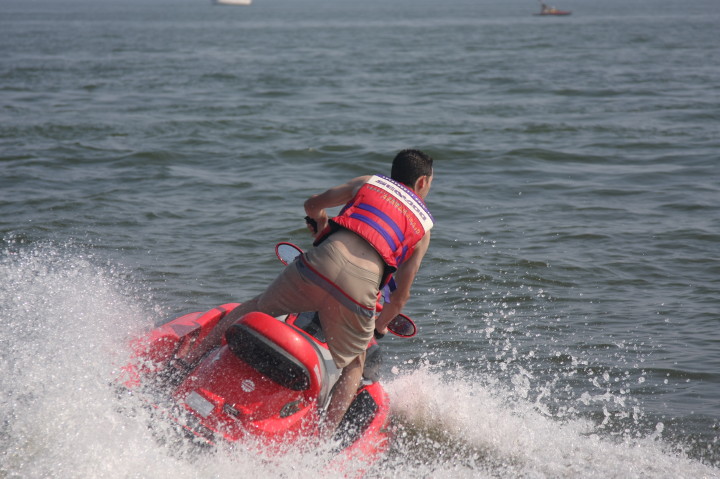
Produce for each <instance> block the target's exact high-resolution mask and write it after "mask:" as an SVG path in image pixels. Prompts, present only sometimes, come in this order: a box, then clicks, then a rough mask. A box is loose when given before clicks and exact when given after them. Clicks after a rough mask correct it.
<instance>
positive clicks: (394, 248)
mask: <svg viewBox="0 0 720 479" xmlns="http://www.w3.org/2000/svg"><path fill="white" fill-rule="evenodd" d="M350 218H354V219H356V220H358V221H362V222H363V223H365V224H367V225H369V226H371V227H372V228H373V229H374V230H375V231H377V232H378V233H379V234H380V236H382V237H383V238H384V239H385V241H387V243H388V245H389V246H390V248H391V250H392V251H397V245H396V244H395V240H393V239H392V237H391V236H390V235H389V234H388V232H387V231H385V230H384V229H383V227H382V226H380V225H379V224H378V223H377V222H376V221H374V220H372V219H370V218H368V217H367V216H365V215H361V214H359V213H352V214H351V215H350Z"/></svg>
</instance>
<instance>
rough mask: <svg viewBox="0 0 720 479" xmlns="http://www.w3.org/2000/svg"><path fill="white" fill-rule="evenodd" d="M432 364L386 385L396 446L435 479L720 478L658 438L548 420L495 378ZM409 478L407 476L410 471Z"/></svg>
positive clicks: (407, 464) (584, 422) (579, 421)
mask: <svg viewBox="0 0 720 479" xmlns="http://www.w3.org/2000/svg"><path fill="white" fill-rule="evenodd" d="M484 379H485V380H479V379H478V378H477V377H476V376H474V375H471V374H464V373H460V372H458V371H456V373H455V374H450V375H448V374H447V373H446V372H442V371H436V370H434V369H433V368H432V367H430V366H427V365H425V366H421V367H419V368H417V369H416V370H414V371H412V372H410V373H407V374H401V375H398V376H397V377H396V378H395V379H394V380H392V381H390V382H389V383H388V385H387V389H388V392H389V393H390V396H391V404H392V407H393V415H394V417H395V418H396V419H397V420H398V421H399V423H400V428H399V431H400V434H399V437H398V439H397V443H396V444H395V449H396V450H397V449H398V448H400V449H402V450H404V451H419V452H420V453H419V454H413V457H414V459H413V460H412V462H407V461H406V462H405V464H404V467H406V468H407V467H410V466H411V465H412V467H413V468H414V469H415V470H416V472H418V471H421V473H420V474H419V475H420V476H432V477H618V478H620V477H622V478H627V477H667V478H671V477H672V478H678V477H687V478H691V477H718V475H719V474H720V472H719V471H718V470H717V469H714V468H711V467H708V466H705V465H702V464H700V463H698V462H696V461H694V460H691V459H688V458H687V457H686V456H684V455H682V454H677V453H675V452H672V451H671V449H672V448H671V447H670V446H669V445H668V444H665V443H664V442H663V441H662V439H661V438H660V437H659V436H660V434H659V433H660V432H662V431H656V434H651V435H649V436H646V437H642V438H631V437H627V436H617V437H613V436H610V435H608V434H605V433H604V432H603V430H602V428H599V427H598V426H597V425H595V423H593V422H591V421H587V420H582V419H564V420H557V418H553V417H549V416H548V415H547V414H545V413H544V412H543V411H542V410H541V408H538V405H537V404H536V403H535V402H534V401H533V402H530V401H518V400H517V396H516V393H515V391H512V390H508V389H506V388H505V387H503V386H501V385H500V384H499V383H498V382H497V381H495V380H493V379H492V378H484ZM406 472H407V470H406Z"/></svg>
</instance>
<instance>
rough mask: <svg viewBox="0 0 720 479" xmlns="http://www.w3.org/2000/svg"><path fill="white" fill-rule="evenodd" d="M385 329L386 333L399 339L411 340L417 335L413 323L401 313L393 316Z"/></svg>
mask: <svg viewBox="0 0 720 479" xmlns="http://www.w3.org/2000/svg"><path fill="white" fill-rule="evenodd" d="M387 327H388V331H390V332H391V333H393V334H394V335H395V336H400V337H401V338H412V337H413V336H415V335H416V334H417V326H415V322H414V321H413V320H412V319H410V318H408V317H407V316H405V315H404V314H402V313H401V314H398V315H397V316H395V317H394V318H393V320H392V321H390V322H389V323H388V325H387Z"/></svg>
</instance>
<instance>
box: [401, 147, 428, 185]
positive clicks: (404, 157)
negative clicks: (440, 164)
mask: <svg viewBox="0 0 720 479" xmlns="http://www.w3.org/2000/svg"><path fill="white" fill-rule="evenodd" d="M432 165H433V159H432V158H430V155H426V154H425V153H423V152H422V151H420V150H410V149H408V150H402V151H401V152H400V153H398V154H397V155H395V159H394V160H393V163H392V171H391V172H390V177H391V178H392V179H393V180H395V181H399V182H400V183H402V184H404V185H407V186H409V187H411V188H412V187H414V186H415V182H416V181H417V180H418V178H420V177H421V176H431V175H432V174H433V166H432Z"/></svg>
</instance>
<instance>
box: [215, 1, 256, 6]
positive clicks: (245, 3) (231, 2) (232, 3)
mask: <svg viewBox="0 0 720 479" xmlns="http://www.w3.org/2000/svg"><path fill="white" fill-rule="evenodd" d="M212 3H213V5H242V6H247V5H250V4H251V3H252V0H212Z"/></svg>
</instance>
